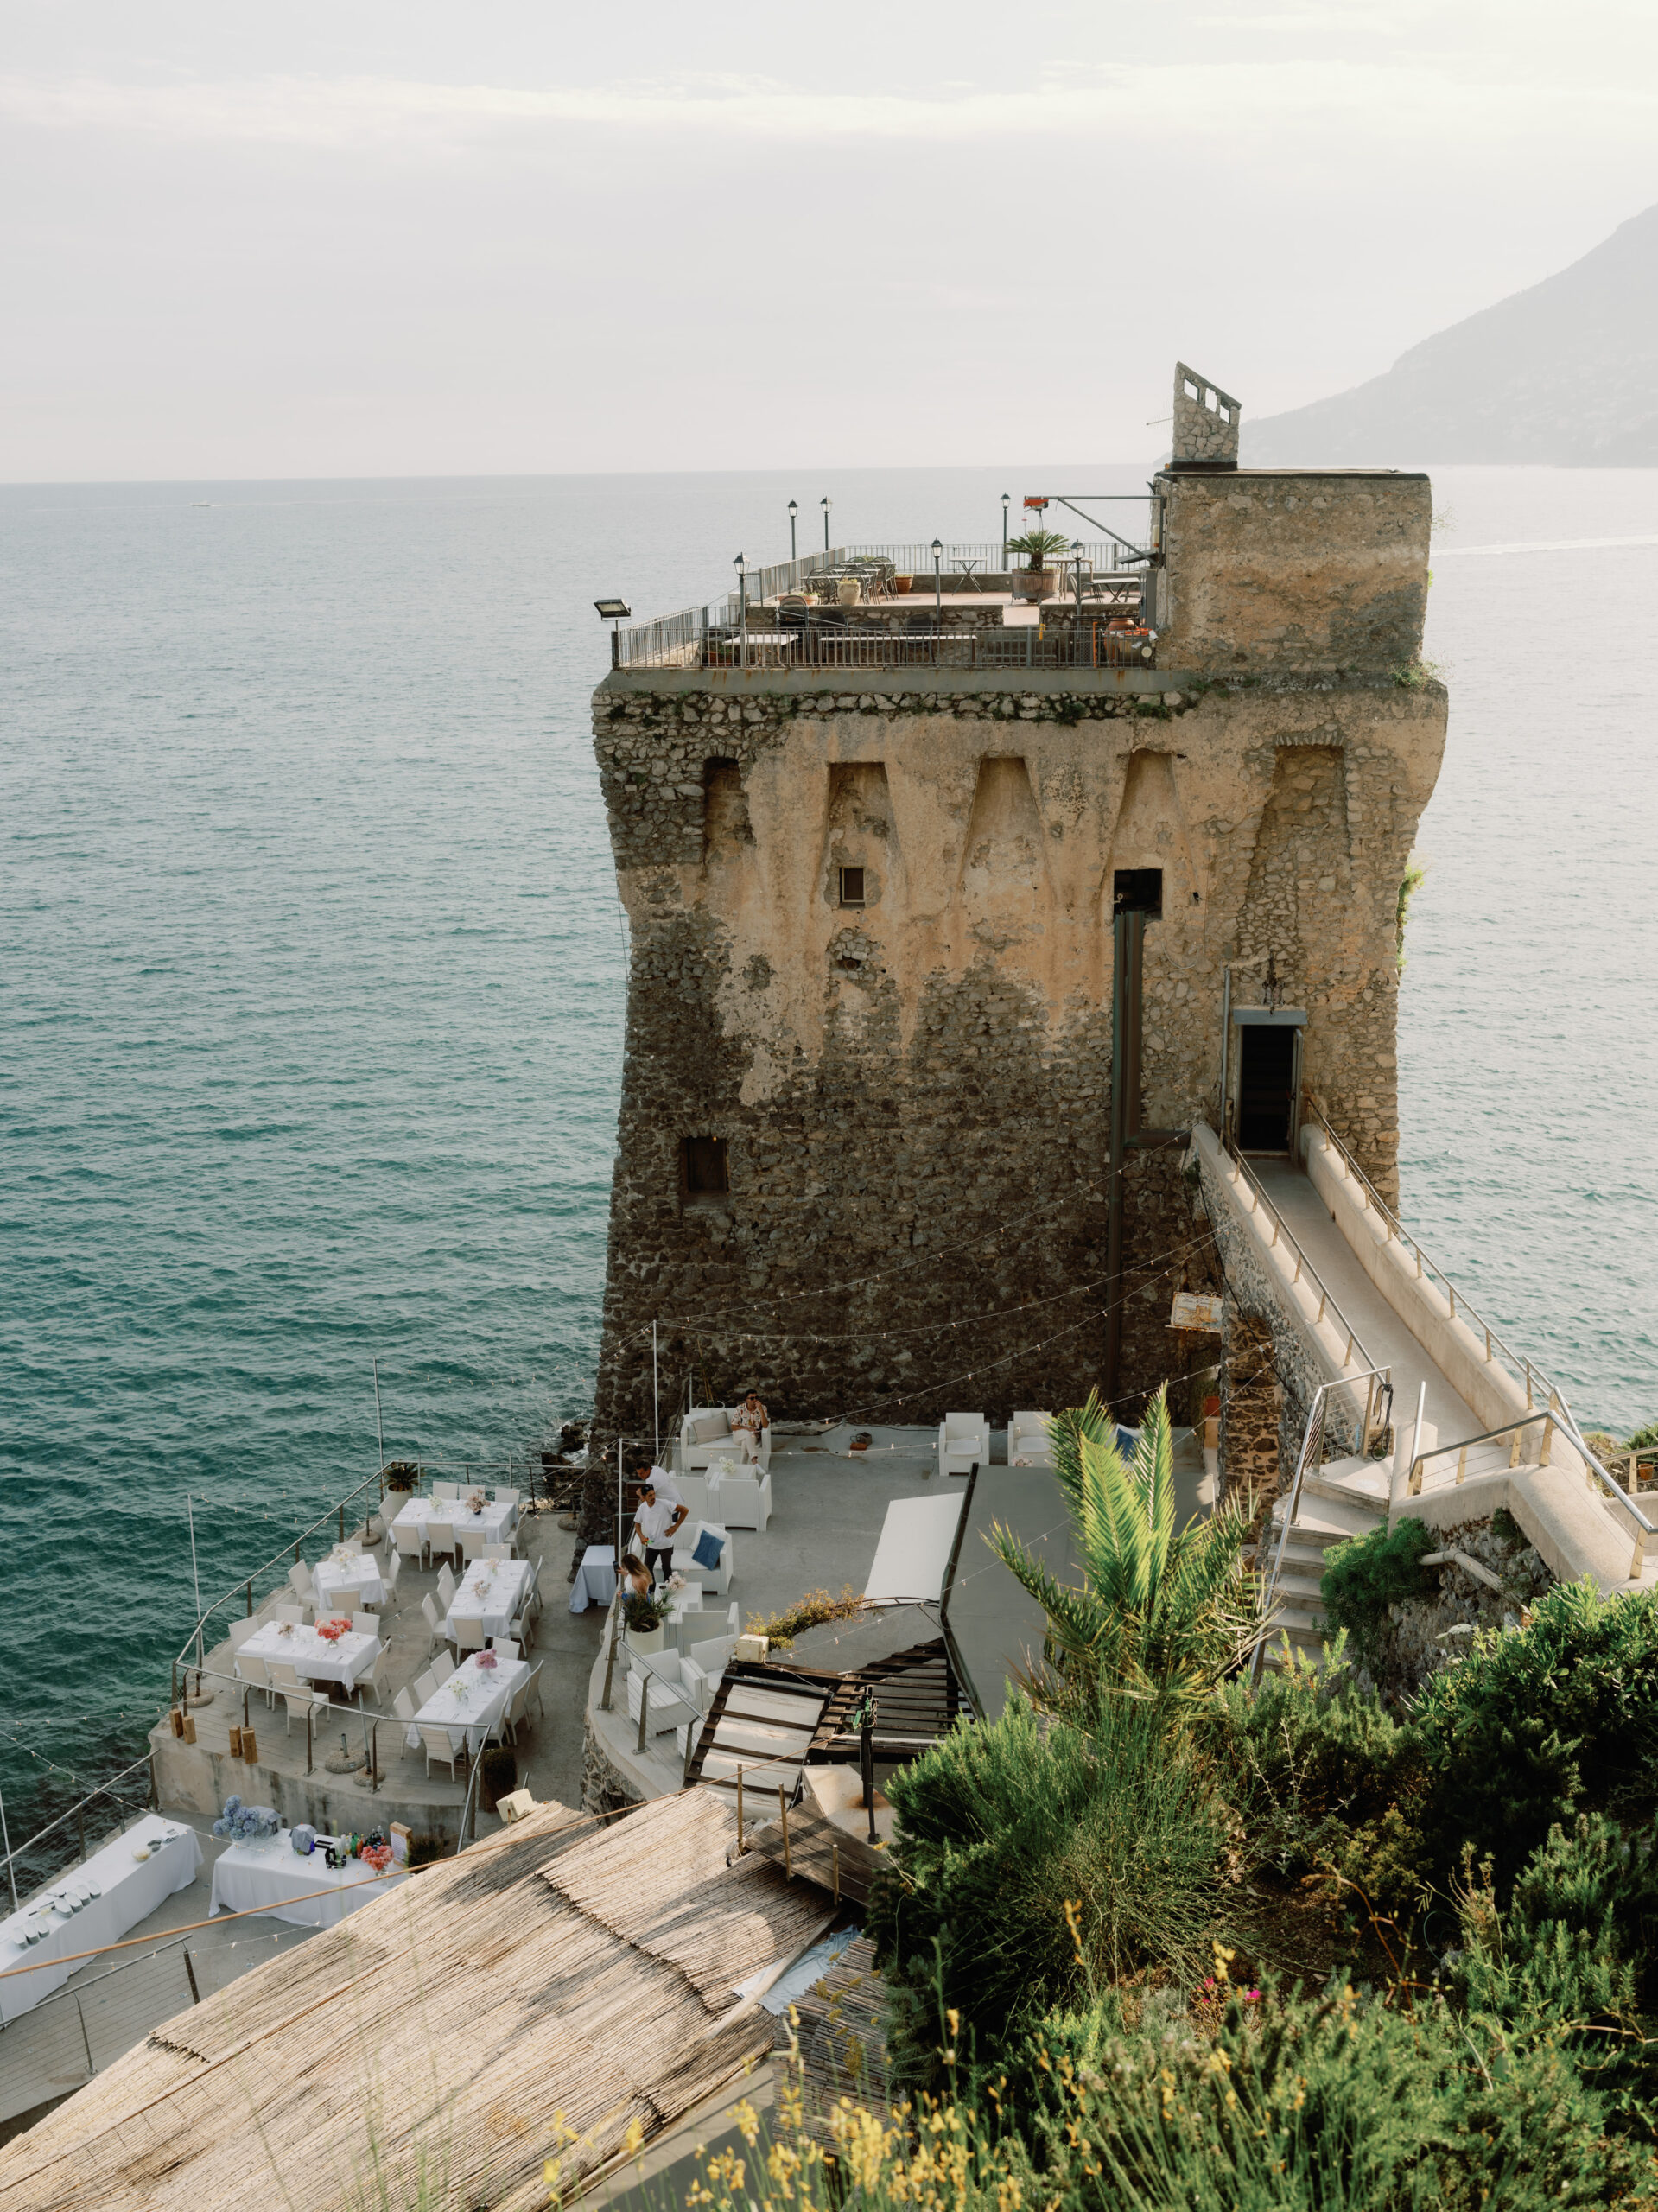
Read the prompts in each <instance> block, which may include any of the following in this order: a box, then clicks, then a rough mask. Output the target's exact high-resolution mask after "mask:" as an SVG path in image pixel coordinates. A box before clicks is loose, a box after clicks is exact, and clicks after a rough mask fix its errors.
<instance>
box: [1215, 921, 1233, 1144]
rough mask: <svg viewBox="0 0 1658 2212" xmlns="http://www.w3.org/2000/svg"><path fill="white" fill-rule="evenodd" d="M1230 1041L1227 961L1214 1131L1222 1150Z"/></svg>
mask: <svg viewBox="0 0 1658 2212" xmlns="http://www.w3.org/2000/svg"><path fill="white" fill-rule="evenodd" d="M1231 1041H1232V963H1231V962H1230V961H1228V962H1227V963H1226V964H1225V966H1224V967H1223V969H1221V1109H1220V1127H1219V1128H1218V1129H1217V1131H1216V1135H1217V1136H1218V1137H1219V1138H1220V1141H1221V1145H1222V1147H1223V1149H1224V1147H1225V1144H1226V1076H1227V1062H1228V1058H1229V1048H1230V1046H1231Z"/></svg>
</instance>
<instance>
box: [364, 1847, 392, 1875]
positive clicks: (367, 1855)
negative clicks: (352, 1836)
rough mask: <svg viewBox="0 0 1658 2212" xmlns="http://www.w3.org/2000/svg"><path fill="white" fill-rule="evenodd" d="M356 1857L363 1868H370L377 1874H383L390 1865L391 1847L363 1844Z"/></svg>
mask: <svg viewBox="0 0 1658 2212" xmlns="http://www.w3.org/2000/svg"><path fill="white" fill-rule="evenodd" d="M357 1856H358V1857H359V1859H361V1860H362V1862H363V1864H364V1866H372V1868H373V1869H374V1871H375V1872H376V1873H377V1874H384V1872H385V1870H386V1868H387V1867H388V1866H390V1865H391V1845H390V1844H389V1843H365V1845H364V1846H363V1847H362V1849H361V1850H360V1851H359V1853H358V1854H357Z"/></svg>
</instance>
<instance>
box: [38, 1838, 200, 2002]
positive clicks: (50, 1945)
mask: <svg viewBox="0 0 1658 2212" xmlns="http://www.w3.org/2000/svg"><path fill="white" fill-rule="evenodd" d="M140 1850H147V1852H148V1853H149V1855H148V1857H146V1858H144V1859H136V1858H135V1857H134V1856H133V1853H135V1852H137V1851H140ZM202 1857H203V1853H202V1849H201V1839H200V1836H199V1835H198V1834H196V1832H195V1830H194V1828H187V1827H181V1825H180V1823H179V1822H178V1821H169V1820H167V1819H165V1818H164V1817H163V1816H162V1815H161V1814H160V1813H147V1814H146V1815H144V1817H143V1820H141V1821H138V1822H137V1824H136V1826H134V1827H130V1828H129V1829H128V1830H127V1832H126V1834H124V1835H121V1836H118V1837H117V1838H116V1840H115V1841H114V1842H113V1843H106V1844H105V1847H104V1848H103V1849H102V1850H101V1851H98V1852H94V1853H93V1854H92V1857H91V1858H90V1859H88V1860H87V1861H86V1865H85V1866H77V1867H76V1868H75V1869H74V1871H73V1873H69V1874H66V1875H65V1876H64V1877H63V1878H62V1879H61V1880H60V1881H57V1882H54V1883H53V1884H52V1885H51V1887H50V1888H49V1889H48V1890H46V1891H42V1892H41V1896H40V1897H37V1898H35V1900H33V1901H32V1902H31V1903H30V1904H26V1905H25V1906H24V1907H23V1909H22V1911H21V1912H15V1913H13V1914H12V1915H11V1916H10V1919H8V1920H3V1921H0V1974H7V1975H8V1977H9V1978H8V1979H6V1980H0V2020H15V2019H16V2018H18V2017H19V2015H20V2014H22V2013H24V2012H32V2011H33V2010H34V2008H35V2005H38V2004H39V2003H40V2001H41V1998H43V1997H49V1996H50V1995H51V1994H52V1992H53V1991H54V1989H60V1988H61V1987H62V1986H63V1985H64V1983H65V1982H66V1981H67V1980H68V1979H69V1977H70V1975H71V1974H75V1973H77V1972H78V1971H79V1968H80V1967H83V1966H93V1965H95V1964H96V1963H97V1961H95V1960H92V1959H81V1960H79V1961H77V1962H76V1963H75V1965H73V1966H64V1965H62V1964H60V1963H58V1961H61V1960H62V1959H63V1958H64V1957H65V1956H66V1955H67V1954H68V1953H69V1952H71V1951H90V1950H93V1949H96V1948H98V1946H99V1945H101V1944H105V1943H118V1942H120V1940H121V1938H122V1936H124V1935H126V1934H127V1933H128V1932H129V1930H130V1929H134V1928H136V1927H137V1924H138V1923H139V1922H140V1921H141V1920H147V1919H148V1918H149V1915H150V1914H151V1913H152V1912H154V1911H155V1910H156V1907H157V1906H158V1905H159V1904H161V1903H162V1899H163V1898H165V1897H171V1896H172V1894H173V1892H174V1891H175V1890H187V1889H188V1888H189V1886H190V1885H191V1883H192V1882H194V1879H195V1878H196V1872H197V1869H198V1868H199V1867H200V1865H201V1861H202ZM94 1889H96V1890H99V1891H102V1892H103V1894H102V1895H101V1896H99V1897H91V1892H92V1891H93V1890H94ZM72 1896H85V1897H89V1898H90V1902H89V1903H87V1904H84V1905H82V1907H81V1908H80V1910H79V1912H75V1913H73V1914H68V1913H63V1912H60V1911H57V1910H54V1909H53V1907H52V1906H51V1905H50V1904H48V1902H47V1900H48V1898H50V1897H65V1898H67V1897H72ZM26 1924H27V1925H29V1926H35V1927H38V1926H41V1925H44V1926H45V1927H46V1928H47V1929H48V1933H47V1935H46V1936H43V1937H42V1938H41V1941H40V1942H38V1943H25V1942H23V1941H22V1934H23V1929H24V1927H25V1925H26ZM11 1967H41V1968H43V1969H44V1971H43V1972H40V1973H29V1974H10V1968H11Z"/></svg>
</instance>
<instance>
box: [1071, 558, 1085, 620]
mask: <svg viewBox="0 0 1658 2212" xmlns="http://www.w3.org/2000/svg"><path fill="white" fill-rule="evenodd" d="M1070 557H1071V559H1072V560H1073V561H1074V562H1075V563H1077V575H1076V579H1075V582H1076V589H1077V637H1078V638H1080V637H1081V636H1082V634H1083V632H1082V620H1083V541H1082V539H1081V538H1080V537H1073V538H1072V539H1071V541H1070Z"/></svg>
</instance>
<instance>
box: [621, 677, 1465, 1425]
mask: <svg viewBox="0 0 1658 2212" xmlns="http://www.w3.org/2000/svg"><path fill="white" fill-rule="evenodd" d="M887 680H888V681H889V682H890V681H891V680H892V679H890V678H888V679H887ZM1166 681H1167V683H1168V685H1169V687H1170V688H1169V689H1168V690H1167V691H1166V693H1165V695H1164V696H1165V698H1166V701H1167V702H1168V703H1153V702H1152V701H1149V700H1147V698H1145V697H1144V696H1140V697H1139V698H1137V697H1136V696H1134V693H1132V692H1118V691H1113V690H1109V688H1107V687H1105V686H1104V685H1102V684H1098V683H1096V684H1095V685H1093V686H1091V687H1090V685H1089V682H1088V679H1087V678H1086V677H1083V678H1082V679H1079V681H1078V683H1077V687H1076V688H1075V689H1074V690H1066V689H1063V688H1059V687H1058V686H1055V685H1050V686H1048V687H1046V688H1044V689H1041V690H1025V691H1021V690H1015V689H1013V688H1012V684H1011V683H1003V684H1000V685H999V684H998V681H997V679H995V678H994V677H984V678H983V679H981V680H978V681H975V682H973V683H971V684H970V685H969V683H962V682H960V681H959V680H958V682H957V683H956V687H955V688H949V687H947V686H946V685H945V684H943V683H940V685H939V686H938V687H937V689H936V690H931V691H929V690H912V691H903V692H898V691H894V690H874V691H869V692H863V693H853V692H839V693H836V692H831V691H829V690H824V689H823V688H821V680H817V681H815V680H814V679H813V677H811V676H810V674H809V673H808V672H806V671H800V672H798V673H797V674H791V675H790V676H787V677H778V675H776V674H772V675H769V676H766V677H759V678H752V677H744V676H743V675H742V673H741V672H740V671H729V672H727V671H698V672H694V673H693V672H689V671H688V672H687V673H686V674H685V675H684V676H683V678H680V679H678V680H677V681H670V682H666V683H664V681H663V680H662V679H661V678H659V677H658V678H656V679H654V680H652V679H649V678H647V679H644V680H641V679H638V678H630V677H625V676H622V677H611V678H610V679H608V680H607V683H605V684H604V685H603V686H602V687H601V688H600V691H599V693H598V695H597V696H596V698H595V702H594V728H595V745H596V750H597V753H598V758H599V764H600V772H601V776H602V779H603V786H604V791H605V796H606V801H607V807H608V810H609V817H610V828H611V835H612V839H613V845H614V849H615V855H616V861H617V867H618V872H619V880H620V885H621V890H622V895H623V898H624V899H625V901H626V906H627V910H628V913H629V917H630V920H631V923H632V972H631V976H630V988H629V1000H628V1026H627V1046H626V1066H625V1071H624V1080H623V1096H622V1109H621V1123H620V1132H619V1158H618V1161H617V1166H616V1172H615V1180H614V1185H613V1199H612V1213H611V1238H610V1264H609V1277H608V1282H607V1298H606V1316H605V1319H606V1330H605V1345H604V1352H603V1359H602V1365H601V1372H600V1388H599V1397H598V1408H597V1426H598V1435H597V1437H596V1439H595V1441H596V1442H597V1443H598V1445H599V1446H600V1452H601V1453H602V1452H603V1451H604V1449H605V1448H606V1440H607V1439H610V1438H613V1436H614V1434H615V1433H617V1430H618V1428H623V1429H626V1430H627V1431H629V1432H630V1433H638V1432H641V1431H648V1428H649V1425H650V1413H651V1341H650V1325H651V1319H652V1318H653V1317H654V1318H656V1319H658V1321H659V1322H660V1324H661V1342H662V1350H663V1358H664V1401H665V1402H669V1403H671V1402H672V1401H673V1398H674V1396H675V1395H676V1394H677V1391H678V1389H679V1388H680V1386H681V1384H682V1383H683V1379H684V1377H685V1375H686V1372H687V1369H688V1367H689V1366H691V1365H692V1364H693V1363H694V1366H695V1372H696V1389H697V1395H698V1397H699V1398H700V1399H707V1398H708V1397H711V1396H718V1397H725V1398H730V1397H733V1396H734V1395H736V1394H737V1392H738V1391H739V1390H740V1389H743V1388H745V1387H746V1386H747V1385H748V1384H749V1383H753V1384H754V1385H755V1386H756V1387H758V1388H759V1389H762V1390H763V1391H764V1392H765V1394H766V1395H767V1397H768V1400H769V1401H770V1402H771V1403H772V1408H773V1411H774V1413H778V1414H785V1415H802V1416H804V1415H813V1414H848V1415H850V1416H854V1417H860V1418H864V1419H872V1420H881V1419H886V1420H894V1421H921V1420H934V1419H937V1417H938V1415H939V1414H941V1413H942V1412H943V1411H944V1410H946V1409H947V1408H952V1407H966V1408H983V1409H984V1410H985V1411H987V1412H988V1413H989V1414H991V1415H992V1416H993V1418H994V1419H996V1420H997V1421H1001V1419H1003V1418H1005V1416H1006V1414H1007V1412H1008V1411H1009V1410H1010V1409H1011V1408H1013V1407H1016V1406H1020V1407H1022V1406H1049V1405H1056V1404H1064V1403H1067V1402H1075V1401H1076V1400H1077V1398H1079V1397H1080V1396H1081V1395H1083V1393H1084V1392H1085V1391H1086V1390H1087V1389H1088V1388H1089V1386H1090V1385H1091V1384H1093V1383H1096V1382H1098V1381H1099V1380H1100V1378H1101V1357H1102V1344H1103V1338H1104V1319H1103V1313H1102V1306H1103V1300H1104V1288H1105V1285H1104V1277H1105V1269H1106V1261H1105V1239H1106V1224H1107V1209H1106V1197H1107V1192H1106V1162H1107V1154H1108V1145H1109V1106H1110V1080H1111V1071H1110V1038H1111V1009H1110V999H1111V946H1112V932H1111V919H1110V917H1111V905H1112V885H1113V877H1114V874H1115V871H1116V870H1118V869H1123V868H1160V869H1161V870H1162V872H1163V886H1164V892H1163V915H1162V918H1161V919H1160V920H1157V921H1154V922H1152V923H1150V924H1149V925H1147V931H1146V957H1145V1033H1144V1053H1143V1059H1144V1085H1143V1090H1144V1098H1143V1105H1144V1118H1145V1121H1146V1123H1147V1126H1150V1127H1160V1128H1181V1127H1185V1126H1188V1125H1189V1124H1190V1123H1191V1121H1192V1119H1193V1118H1194V1117H1196V1116H1210V1117H1212V1116H1213V1114H1214V1112H1215V1109H1216V1103H1217V1090H1218V1076H1219V1046H1220V1029H1221V967H1222V963H1223V961H1224V960H1226V959H1229V958H1236V957H1241V956H1242V955H1243V954H1245V953H1253V952H1254V951H1255V950H1257V949H1259V950H1271V951H1273V953H1274V957H1275V960H1276V963H1277V972H1278V974H1279V976H1280V978H1281V979H1282V981H1283V982H1284V983H1285V985H1286V989H1285V993H1284V995H1285V997H1286V1000H1287V1001H1292V1002H1295V1003H1299V1004H1302V1005H1305V1007H1306V1008H1307V1010H1308V1027H1307V1032H1306V1054H1305V1071H1306V1078H1307V1081H1308V1083H1309V1084H1310V1085H1312V1086H1313V1087H1316V1089H1317V1090H1318V1092H1319V1095H1320V1096H1321V1097H1322V1098H1324V1100H1326V1101H1327V1102H1329V1103H1330V1104H1331V1107H1332V1109H1334V1108H1336V1107H1337V1106H1339V1108H1340V1109H1341V1110H1342V1112H1343V1114H1344V1126H1345V1127H1346V1128H1348V1129H1349V1130H1350V1133H1351V1137H1352V1141H1353V1142H1354V1144H1355V1148H1356V1151H1357V1152H1358V1154H1359V1156H1360V1157H1361V1158H1362V1159H1363V1162H1364V1165H1365V1166H1366V1169H1367V1172H1368V1173H1370V1174H1371V1176H1372V1177H1373V1179H1375V1181H1376V1182H1377V1184H1378V1185H1379V1186H1380V1187H1382V1189H1384V1190H1389V1189H1391V1187H1392V1185H1393V1182H1394V1157H1395V1147H1396V1120H1395V1111H1394V1104H1395V1100H1394V1006H1395V993H1396V988H1397V986H1396V980H1395V977H1394V965H1393V961H1394V906H1395V899H1396V891H1397V885H1398V880H1399V876H1400V874H1401V872H1402V869H1403V867H1404V864H1405V860H1406V857H1407V854H1408V852H1409V849H1410V845H1411V841H1412V837H1413V834H1414V831H1415V827H1416V823H1417V819H1418V817H1419V815H1420V810H1421V807H1422V805H1423V804H1425V802H1426V798H1427V796H1428V794H1429V792H1430V791H1431V790H1432V784H1433V779H1434V775H1435V772H1436V771H1437V767H1438V763H1439V752H1440V747H1441V746H1442V743H1443V727H1444V697H1443V693H1442V692H1440V691H1439V688H1438V687H1437V686H1432V685H1424V686H1420V687H1417V688H1413V689H1406V688H1401V687H1400V686H1398V685H1396V684H1394V683H1393V682H1392V681H1391V679H1390V678H1389V677H1387V676H1385V675H1382V676H1379V677H1369V678H1358V677H1346V678H1343V679H1339V680H1338V679H1336V678H1333V677H1325V678H1321V679H1318V680H1314V681H1310V682H1307V681H1304V682H1294V681H1290V680H1287V679H1285V678H1282V677H1280V678H1276V679H1273V680H1270V681H1266V682H1253V683H1232V684H1229V685H1213V686H1208V687H1191V686H1188V687H1187V688H1186V689H1185V690H1178V691H1177V690H1174V689H1173V688H1172V687H1173V684H1174V683H1176V682H1177V681H1178V678H1177V677H1173V676H1171V677H1168V678H1167V679H1166ZM844 866H855V867H860V868H863V869H864V871H865V882H866V889H867V898H868V901H869V903H868V904H867V906H865V907H864V908H862V909H861V910H849V909H845V908H842V907H840V906H838V905H837V903H836V899H837V886H838V874H837V871H838V869H839V868H842V867H844ZM696 1135H711V1136H716V1137H721V1138H723V1139H724V1140H725V1141H726V1144H727V1148H728V1160H729V1168H730V1182H731V1191H730V1195H729V1197H728V1198H727V1199H724V1200H719V1201H714V1202H709V1201H707V1200H695V1201H693V1200H689V1199H688V1198H687V1197H686V1196H685V1194H684V1192H683V1190H682V1175H681V1168H680V1147H681V1145H682V1141H683V1140H684V1139H685V1138H687V1137H689V1136H696ZM1126 1220H1127V1225H1128V1235H1127V1237H1126V1241H1125V1257H1126V1260H1127V1262H1128V1265H1129V1268H1130V1270H1131V1272H1130V1275H1129V1279H1128V1284H1127V1286H1126V1287H1127V1289H1128V1301H1127V1306H1126V1315H1125V1319H1126V1327H1125V1359H1124V1367H1123V1384H1124V1388H1125V1389H1149V1388H1150V1387H1152V1386H1153V1385H1154V1384H1155V1383H1157V1382H1158V1381H1159V1380H1161V1379H1162V1377H1163V1376H1164V1374H1165V1373H1166V1372H1168V1371H1170V1370H1171V1369H1172V1367H1173V1366H1175V1365H1176V1364H1178V1360H1179V1358H1180V1357H1181V1356H1182V1354H1183V1353H1184V1352H1185V1351H1186V1350H1187V1349H1188V1348H1187V1347H1185V1346H1184V1345H1182V1344H1179V1343H1178V1342H1177V1340H1176V1339H1175V1338H1173V1337H1172V1333H1171V1332H1170V1331H1169V1330H1168V1327H1167V1319H1168V1311H1169V1299H1170V1295H1171V1294H1172V1291H1173V1290H1175V1289H1177V1288H1180V1287H1202V1285H1203V1284H1204V1281H1205V1280H1206V1274H1205V1268H1206V1265H1207V1263H1206V1260H1205V1258H1204V1253H1205V1249H1206V1238H1207V1233H1208V1232H1207V1227H1206V1225H1204V1224H1196V1225H1194V1224H1193V1222H1192V1220H1191V1211H1190V1207H1189V1205H1188V1203H1187V1201H1186V1198H1185V1194H1184V1193H1183V1192H1182V1191H1181V1188H1180V1185H1179V1179H1178V1154H1167V1155H1165V1154H1142V1155H1140V1156H1138V1157H1137V1158H1136V1159H1135V1160H1134V1163H1133V1164H1132V1166H1131V1169H1130V1173H1129V1176H1128V1205H1127V1214H1126ZM1193 1349H1195V1347H1194V1348H1193ZM1210 1356H1211V1357H1212V1351H1211V1353H1210Z"/></svg>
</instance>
